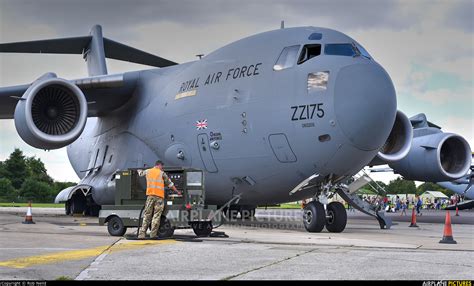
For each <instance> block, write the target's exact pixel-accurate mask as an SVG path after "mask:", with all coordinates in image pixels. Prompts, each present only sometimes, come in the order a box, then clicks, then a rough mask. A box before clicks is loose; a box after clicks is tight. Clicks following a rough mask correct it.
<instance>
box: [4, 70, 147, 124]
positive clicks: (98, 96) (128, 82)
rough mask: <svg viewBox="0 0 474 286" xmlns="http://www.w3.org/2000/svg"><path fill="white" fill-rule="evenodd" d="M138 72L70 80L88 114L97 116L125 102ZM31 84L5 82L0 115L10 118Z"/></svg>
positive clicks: (52, 75) (130, 93)
mask: <svg viewBox="0 0 474 286" xmlns="http://www.w3.org/2000/svg"><path fill="white" fill-rule="evenodd" d="M54 77H56V75H55V74H53V73H48V74H45V75H44V76H42V77H41V78H40V79H38V80H37V81H41V80H42V79H47V78H54ZM137 80H138V72H129V73H123V74H114V75H103V76H92V77H87V78H82V79H75V80H69V82H70V83H71V84H73V85H76V86H77V87H79V88H80V89H81V91H82V92H83V94H84V96H85V97H86V100H87V103H88V114H87V115H88V116H89V117H91V116H99V115H101V114H104V113H107V112H109V111H112V110H114V109H116V108H118V107H120V106H122V105H123V104H124V103H125V102H127V101H128V100H129V99H130V98H131V96H132V94H133V92H134V90H135V86H136V82H137ZM35 83H36V81H35V82H33V83H31V84H23V85H16V86H7V87H1V88H0V119H12V118H13V115H14V113H15V107H16V105H17V103H18V101H19V100H21V98H22V96H23V95H24V93H25V92H26V90H27V89H28V88H29V87H30V86H31V85H33V84H35Z"/></svg>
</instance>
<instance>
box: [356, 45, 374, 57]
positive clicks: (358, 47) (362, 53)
mask: <svg viewBox="0 0 474 286" xmlns="http://www.w3.org/2000/svg"><path fill="white" fill-rule="evenodd" d="M355 45H356V48H357V50H359V53H360V55H361V56H363V57H365V58H368V59H372V57H371V56H370V55H369V53H368V52H367V51H366V50H365V49H364V47H362V46H361V45H359V44H355Z"/></svg>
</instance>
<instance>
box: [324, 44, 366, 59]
mask: <svg viewBox="0 0 474 286" xmlns="http://www.w3.org/2000/svg"><path fill="white" fill-rule="evenodd" d="M324 54H325V55H331V56H349V57H353V56H357V55H359V54H358V52H357V50H356V49H355V48H354V46H353V45H352V44H327V45H325V46H324Z"/></svg>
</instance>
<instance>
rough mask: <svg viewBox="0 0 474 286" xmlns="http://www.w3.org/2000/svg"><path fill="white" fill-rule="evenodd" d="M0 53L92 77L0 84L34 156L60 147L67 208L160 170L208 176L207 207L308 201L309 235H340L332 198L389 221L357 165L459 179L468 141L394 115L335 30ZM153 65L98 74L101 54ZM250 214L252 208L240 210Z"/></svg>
mask: <svg viewBox="0 0 474 286" xmlns="http://www.w3.org/2000/svg"><path fill="white" fill-rule="evenodd" d="M0 52H15V53H17V52H21V53H65V54H82V56H83V57H84V59H85V60H86V63H87V67H88V72H89V76H88V77H86V78H83V79H74V80H65V79H61V78H58V77H57V76H56V75H55V74H54V73H46V74H44V75H43V76H41V77H39V78H38V79H37V80H36V81H34V82H33V83H31V84H26V85H21V86H11V87H4V88H1V89H0V118H3V119H10V118H13V119H14V120H15V126H16V128H17V131H18V133H19V135H20V136H21V138H22V139H23V140H24V141H25V142H26V143H28V144H30V145H31V146H34V147H36V148H40V149H55V148H61V147H64V146H67V151H68V157H69V160H70V162H71V164H72V166H73V168H74V170H75V171H76V173H77V174H78V176H79V177H80V178H81V181H80V183H79V184H78V185H77V186H76V187H73V188H68V189H66V190H63V191H62V192H61V193H60V194H59V195H58V198H57V200H58V201H59V200H64V201H66V202H67V203H66V211H67V212H68V213H74V212H83V211H84V210H89V211H91V212H96V211H97V206H99V205H103V204H111V203H113V197H114V179H115V172H116V170H118V169H125V168H131V167H140V168H143V167H147V166H152V165H153V162H154V161H155V160H156V159H161V160H163V161H164V162H165V163H166V164H167V165H175V166H186V167H188V166H192V167H196V168H201V169H203V170H205V171H206V182H207V185H206V188H207V196H206V199H207V200H208V203H211V204H218V205H223V204H225V203H226V202H228V201H229V200H230V199H232V198H235V197H236V196H240V200H239V204H238V205H232V206H231V207H230V210H235V211H239V212H240V213H241V214H242V216H245V215H246V214H249V215H252V213H253V211H254V209H255V207H256V205H260V204H274V203H282V202H287V201H295V200H300V199H305V198H310V197H311V198H314V200H313V201H312V202H311V203H309V204H307V206H306V207H305V211H304V223H305V227H306V229H307V230H308V231H314V232H319V231H321V230H322V229H323V228H324V226H326V228H327V229H328V230H329V231H333V232H341V231H343V230H344V228H345V225H346V221H347V216H346V212H345V209H344V207H343V205H342V204H340V203H337V202H333V203H330V204H327V205H326V206H324V205H323V203H324V202H325V201H326V198H327V197H330V196H332V195H333V194H334V193H335V192H337V193H338V194H341V196H343V197H344V198H345V199H346V200H347V201H348V202H349V203H351V204H353V205H354V206H356V207H358V208H359V209H362V210H364V211H365V212H366V213H368V214H371V215H373V216H375V217H377V218H378V219H379V222H380V224H381V226H382V227H384V226H386V225H387V221H386V220H385V219H384V218H383V216H381V214H380V213H379V212H378V211H377V210H376V209H374V208H371V207H370V206H366V205H364V203H363V202H360V201H359V200H358V197H357V196H356V195H355V194H354V192H353V189H354V188H351V186H350V185H347V184H345V183H346V182H347V180H348V179H350V178H351V177H352V176H353V175H354V174H356V173H357V172H358V171H359V170H361V169H362V168H364V166H366V165H377V164H386V163H389V165H390V166H391V167H392V168H393V169H395V170H396V171H397V172H398V173H400V174H402V175H403V176H404V177H406V178H409V179H415V180H422V181H446V180H454V179H457V178H460V177H462V176H463V175H465V174H466V172H467V170H468V168H469V165H470V154H471V150H470V147H469V145H468V144H467V142H466V140H465V139H464V138H463V137H461V136H459V135H456V134H451V133H443V132H442V131H441V130H440V129H439V128H437V127H436V126H435V125H433V124H431V123H429V122H428V121H427V120H426V118H425V116H424V115H423V114H420V115H418V116H417V117H416V118H412V119H410V120H409V119H408V118H407V117H406V116H405V114H404V113H402V112H401V111H397V102H396V94H395V89H394V86H393V84H392V81H391V79H390V77H389V75H388V74H387V73H386V72H385V70H384V69H383V68H382V67H381V66H380V65H379V64H378V63H377V62H376V61H375V60H374V59H373V58H372V57H371V56H370V54H369V53H368V52H367V51H366V50H365V49H364V48H363V47H362V46H361V45H360V44H359V43H358V42H357V41H355V40H354V39H352V38H350V37H348V36H347V35H345V34H343V33H340V32H338V31H335V30H331V29H325V28H315V27H299V28H288V29H279V30H274V31H269V32H265V33H261V34H257V35H254V36H251V37H247V38H244V39H241V40H239V41H236V42H234V43H231V44H229V45H227V46H224V47H222V48H220V49H218V50H216V51H214V52H213V53H211V54H209V55H207V56H205V57H203V58H202V59H201V60H198V61H194V62H188V63H183V64H179V65H178V64H176V63H175V62H173V61H170V60H167V59H164V58H161V57H158V56H154V55H151V54H148V53H146V52H143V51H140V50H137V49H134V48H132V47H129V46H126V45H124V44H121V43H117V42H115V41H113V40H110V39H107V38H104V37H103V36H102V29H101V27H100V26H94V27H93V28H92V30H91V32H90V35H88V36H83V37H75V38H63V39H51V40H40V41H31V42H18V43H8V44H0ZM106 57H107V58H112V59H117V60H124V61H129V62H134V63H140V64H146V65H150V66H155V67H160V68H159V69H151V70H142V71H136V72H127V73H123V74H114V75H108V74H107V67H106V64H105V58H106ZM245 211H248V212H245Z"/></svg>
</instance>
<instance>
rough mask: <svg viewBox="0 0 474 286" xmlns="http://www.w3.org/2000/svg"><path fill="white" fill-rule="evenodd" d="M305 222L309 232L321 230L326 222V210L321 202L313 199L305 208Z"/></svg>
mask: <svg viewBox="0 0 474 286" xmlns="http://www.w3.org/2000/svg"><path fill="white" fill-rule="evenodd" d="M303 224H304V227H305V228H306V230H307V231H308V232H321V231H322V230H323V229H324V225H325V224H326V212H325V211H324V206H323V205H322V204H321V203H320V202H316V201H312V202H309V203H308V204H306V206H305V207H304V209H303Z"/></svg>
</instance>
